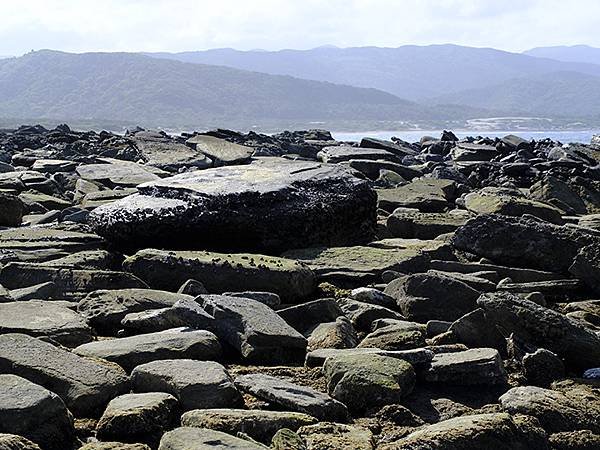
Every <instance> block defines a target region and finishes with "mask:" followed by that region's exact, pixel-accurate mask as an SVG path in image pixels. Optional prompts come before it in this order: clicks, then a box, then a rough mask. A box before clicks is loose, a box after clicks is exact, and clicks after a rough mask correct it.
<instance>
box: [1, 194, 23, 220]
mask: <svg viewBox="0 0 600 450" xmlns="http://www.w3.org/2000/svg"><path fill="white" fill-rule="evenodd" d="M24 212H25V207H24V205H23V201H22V200H21V199H20V198H19V197H17V196H15V195H11V194H5V193H2V192H0V226H2V227H18V226H19V225H21V221H22V219H23V214H24Z"/></svg>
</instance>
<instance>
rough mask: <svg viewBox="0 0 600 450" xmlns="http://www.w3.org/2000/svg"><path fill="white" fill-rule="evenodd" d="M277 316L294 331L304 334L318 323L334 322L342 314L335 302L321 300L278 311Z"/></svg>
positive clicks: (326, 299)
mask: <svg viewBox="0 0 600 450" xmlns="http://www.w3.org/2000/svg"><path fill="white" fill-rule="evenodd" d="M277 314H279V316H280V317H281V318H283V320H285V321H286V322H287V323H288V324H289V325H291V326H292V327H293V328H294V329H296V330H297V331H299V332H301V333H304V332H306V331H307V330H310V329H312V328H313V327H314V326H316V325H318V324H320V323H324V322H333V321H335V320H336V319H337V318H338V317H340V316H343V315H344V312H343V311H342V310H341V308H340V307H339V305H338V304H337V303H336V302H335V300H333V299H331V298H321V299H318V300H313V301H312V302H306V303H302V304H300V305H294V306H290V307H288V308H283V309H280V310H279V311H277Z"/></svg>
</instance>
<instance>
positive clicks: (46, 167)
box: [31, 159, 77, 173]
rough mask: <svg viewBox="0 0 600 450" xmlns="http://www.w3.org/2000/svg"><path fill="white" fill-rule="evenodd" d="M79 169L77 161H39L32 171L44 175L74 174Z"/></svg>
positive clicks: (32, 167)
mask: <svg viewBox="0 0 600 450" xmlns="http://www.w3.org/2000/svg"><path fill="white" fill-rule="evenodd" d="M76 167H77V163H76V162H75V161H67V160H64V159H37V160H36V161H35V162H34V163H33V165H32V166H31V169H32V170H35V171H37V172H43V173H57V172H73V171H74V170H75V168H76Z"/></svg>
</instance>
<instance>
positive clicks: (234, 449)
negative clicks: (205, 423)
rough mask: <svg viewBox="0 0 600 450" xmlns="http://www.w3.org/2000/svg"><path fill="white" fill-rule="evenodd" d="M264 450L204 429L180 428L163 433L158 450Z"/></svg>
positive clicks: (256, 445) (250, 443) (244, 441)
mask: <svg viewBox="0 0 600 450" xmlns="http://www.w3.org/2000/svg"><path fill="white" fill-rule="evenodd" d="M209 449H215V450H265V447H264V446H263V445H258V444H254V443H253V442H250V441H247V440H245V439H240V438H237V437H234V436H232V435H230V434H226V433H221V432H220V431H214V430H208V429H206V428H193V427H180V428H175V429H174V430H173V431H169V432H167V433H165V434H164V435H163V437H162V439H161V440H160V445H159V447H158V450H209Z"/></svg>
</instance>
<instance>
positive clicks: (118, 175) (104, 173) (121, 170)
mask: <svg viewBox="0 0 600 450" xmlns="http://www.w3.org/2000/svg"><path fill="white" fill-rule="evenodd" d="M104 161H105V163H104V164H83V165H80V166H78V167H77V174H78V175H79V176H80V177H81V178H83V179H84V180H88V181H94V182H98V183H102V184H104V185H106V186H108V187H111V188H112V187H115V186H129V187H135V186H137V185H138V184H141V183H145V182H148V181H154V180H158V179H159V177H158V175H156V174H155V173H153V171H151V170H148V168H146V167H144V166H143V165H142V164H137V163H134V162H130V161H122V160H117V159H110V158H105V159H104Z"/></svg>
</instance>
